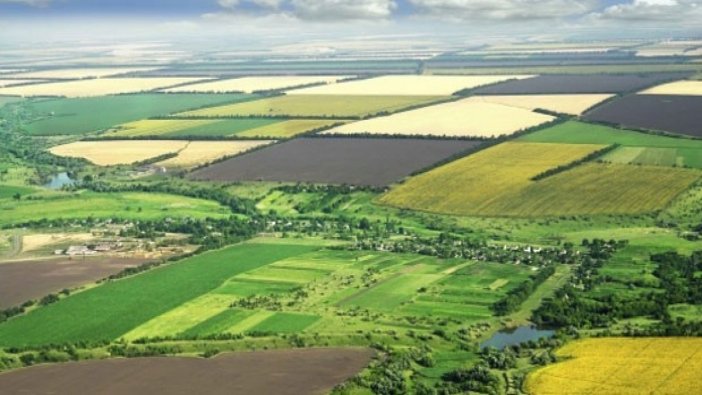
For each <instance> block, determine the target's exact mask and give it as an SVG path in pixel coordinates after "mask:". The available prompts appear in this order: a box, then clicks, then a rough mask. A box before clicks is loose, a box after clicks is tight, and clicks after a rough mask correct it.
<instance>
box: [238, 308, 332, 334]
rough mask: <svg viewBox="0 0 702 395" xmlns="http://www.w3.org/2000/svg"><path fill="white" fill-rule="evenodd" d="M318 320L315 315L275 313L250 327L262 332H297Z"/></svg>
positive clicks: (252, 329)
mask: <svg viewBox="0 0 702 395" xmlns="http://www.w3.org/2000/svg"><path fill="white" fill-rule="evenodd" d="M318 320H319V317H318V316H316V315H309V314H297V313H275V314H274V315H273V316H271V317H269V318H266V319H265V320H264V321H262V322H261V323H259V324H257V325H256V326H254V327H253V328H251V329H250V332H262V333H299V332H302V331H304V330H305V329H307V327H309V326H310V325H312V324H314V323H315V322H317V321H318Z"/></svg>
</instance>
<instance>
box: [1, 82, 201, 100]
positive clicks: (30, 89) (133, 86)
mask: <svg viewBox="0 0 702 395" xmlns="http://www.w3.org/2000/svg"><path fill="white" fill-rule="evenodd" d="M201 80H203V78H98V79H88V80H78V81H66V82H49V83H45V84H34V85H23V86H17V87H8V88H0V95H18V96H30V97H31V96H63V97H91V96H103V95H116V94H123V93H138V92H147V91H152V90H154V89H159V88H165V87H169V86H173V85H179V84H185V83H188V82H195V81H201Z"/></svg>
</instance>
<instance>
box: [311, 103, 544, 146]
mask: <svg viewBox="0 0 702 395" xmlns="http://www.w3.org/2000/svg"><path fill="white" fill-rule="evenodd" d="M553 119H554V118H553V117H551V116H548V115H544V114H538V113H534V112H531V111H529V110H524V109H521V108H515V107H510V106H506V105H501V104H493V103H483V102H479V101H475V100H472V99H464V100H461V101H456V102H450V103H444V104H438V105H435V106H429V107H424V108H420V109H418V110H412V111H406V112H402V113H399V114H394V115H390V116H386V117H379V118H374V119H368V120H364V121H360V122H354V123H349V124H346V125H343V126H339V127H336V128H334V129H332V130H329V131H327V132H325V133H328V134H364V133H369V134H388V135H430V136H452V137H496V136H500V135H509V134H512V133H515V132H517V131H519V130H523V129H528V128H530V127H534V126H537V125H540V124H543V123H546V122H549V121H552V120H553Z"/></svg>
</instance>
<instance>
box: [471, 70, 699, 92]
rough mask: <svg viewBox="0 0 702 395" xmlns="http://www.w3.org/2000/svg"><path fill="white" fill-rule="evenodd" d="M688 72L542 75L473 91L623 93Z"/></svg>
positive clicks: (679, 77)
mask: <svg viewBox="0 0 702 395" xmlns="http://www.w3.org/2000/svg"><path fill="white" fill-rule="evenodd" d="M688 75H689V74H688V73H650V74H620V75H608V74H601V75H542V76H538V77H534V78H528V79H524V80H517V81H509V82H505V83H502V84H497V85H491V86H487V87H483V88H478V89H476V90H475V91H474V93H476V94H480V95H524V94H540V93H541V94H560V93H626V92H634V91H638V90H641V89H644V88H648V87H650V86H653V85H656V84H660V83H662V82H666V81H673V80H679V79H683V78H686V77H687V76H688Z"/></svg>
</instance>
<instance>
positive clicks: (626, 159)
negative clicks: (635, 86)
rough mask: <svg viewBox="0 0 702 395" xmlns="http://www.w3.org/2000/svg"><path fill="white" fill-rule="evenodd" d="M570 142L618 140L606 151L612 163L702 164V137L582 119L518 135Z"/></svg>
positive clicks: (605, 157)
mask: <svg viewBox="0 0 702 395" xmlns="http://www.w3.org/2000/svg"><path fill="white" fill-rule="evenodd" d="M519 140H520V141H529V142H539V143H568V144H606V145H611V144H619V145H621V146H622V147H620V148H619V149H617V150H615V151H613V152H611V153H609V154H607V155H605V156H604V157H603V158H602V160H604V161H607V162H612V163H622V164H641V165H653V166H677V167H694V168H702V140H695V139H689V138H681V137H669V136H662V135H655V134H650V133H641V132H635V131H632V130H624V129H615V128H611V127H608V126H602V125H596V124H588V123H583V122H566V123H563V124H560V125H556V126H554V127H551V128H548V129H544V130H540V131H538V132H535V133H530V134H528V135H525V136H522V137H520V138H519Z"/></svg>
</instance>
